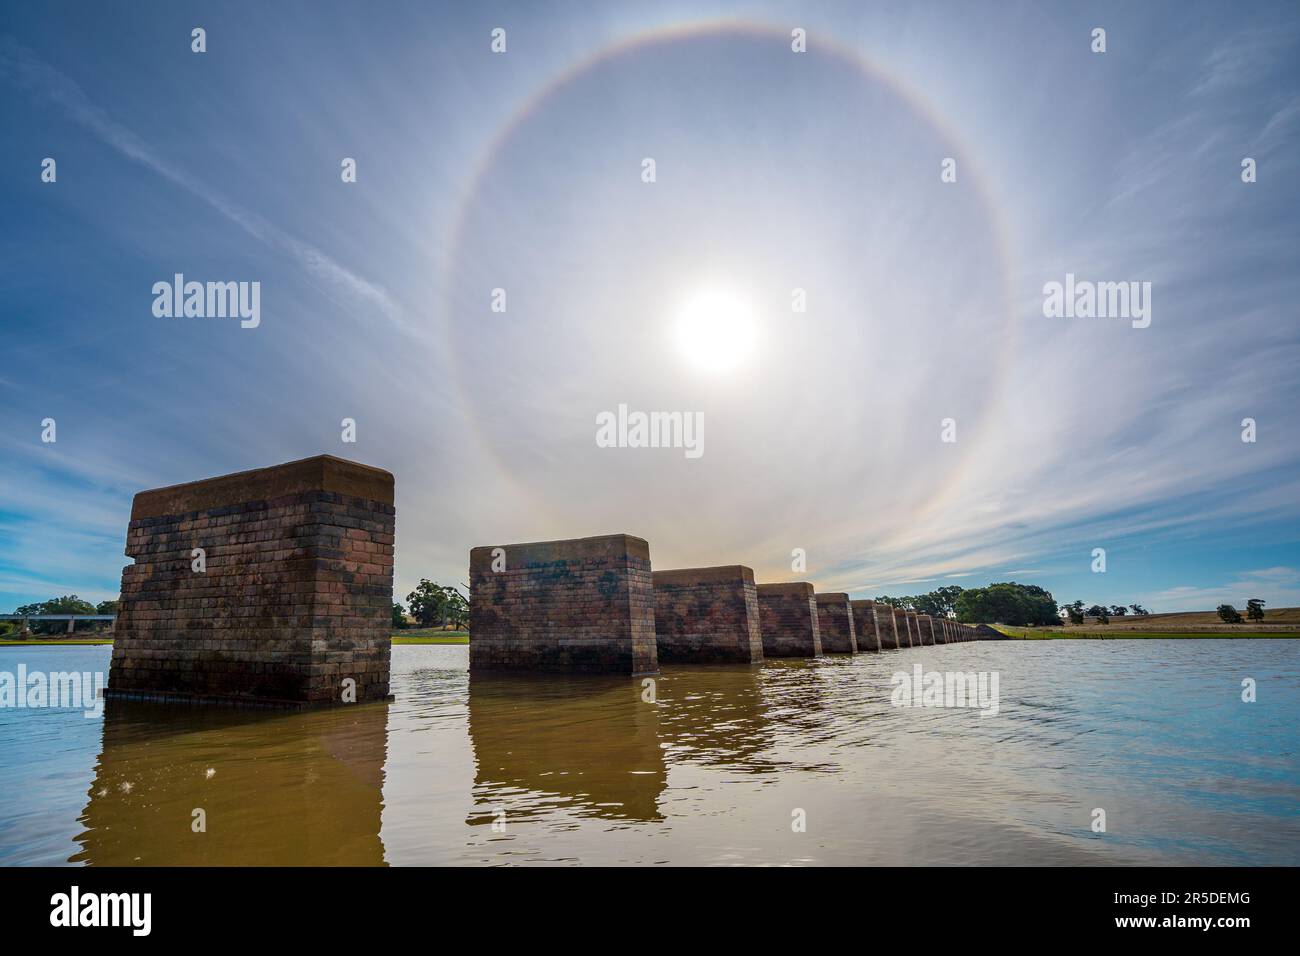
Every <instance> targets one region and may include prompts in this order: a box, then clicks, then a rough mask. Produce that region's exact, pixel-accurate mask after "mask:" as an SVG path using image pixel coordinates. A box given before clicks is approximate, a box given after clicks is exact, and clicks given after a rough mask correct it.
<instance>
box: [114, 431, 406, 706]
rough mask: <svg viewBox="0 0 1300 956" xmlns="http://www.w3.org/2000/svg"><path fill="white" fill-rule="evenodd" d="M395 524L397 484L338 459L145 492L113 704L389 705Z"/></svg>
mask: <svg viewBox="0 0 1300 956" xmlns="http://www.w3.org/2000/svg"><path fill="white" fill-rule="evenodd" d="M393 522H394V511H393V476H392V475H390V474H389V473H388V472H386V471H381V470H380V469H378V468H371V467H369V466H367V465H361V464H357V463H356V462H351V461H344V460H342V459H340V458H334V457H332V456H329V455H320V456H318V457H315V458H306V459H303V460H302V461H294V462H289V463H288V464H284V465H276V466H274V467H270V468H259V469H256V470H254V471H244V472H239V473H238V474H233V475H225V476H223V477H220V478H209V479H207V480H204V481H195V482H191V483H189V484H184V485H173V486H171V487H168V488H158V489H155V490H153V491H142V492H140V493H139V494H138V495H136V496H135V501H134V503H133V504H132V507H131V523H130V525H129V527H128V529H127V537H126V553H127V554H128V555H130V556H131V557H133V558H135V564H132V565H128V566H127V567H125V568H123V569H122V598H121V604H120V605H119V609H118V616H117V621H116V624H115V626H114V632H113V636H114V641H113V657H112V663H111V666H110V669H109V677H108V688H107V689H106V691H105V696H106V697H109V698H115V699H137V700H150V701H158V702H170V701H183V702H190V703H194V702H197V703H204V702H213V703H233V704H240V705H245V706H273V707H283V706H291V707H293V706H299V707H300V706H307V705H312V704H329V703H346V702H349V697H350V696H352V695H350V694H349V690H351V691H354V699H355V701H357V702H360V701H366V700H379V699H386V698H388V696H389V694H388V675H389V657H390V653H391V648H390V641H389V631H390V625H391V623H392V621H391V611H392V596H393ZM195 549H202V555H201V561H202V562H203V563H202V564H197V563H196V562H198V561H199V560H200V557H197V556H196V555H195ZM349 682H351V686H350V687H349Z"/></svg>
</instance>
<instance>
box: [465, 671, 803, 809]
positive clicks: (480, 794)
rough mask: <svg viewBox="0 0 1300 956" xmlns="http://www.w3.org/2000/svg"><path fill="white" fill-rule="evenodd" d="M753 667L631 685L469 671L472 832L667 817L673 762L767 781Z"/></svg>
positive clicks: (769, 762) (666, 675) (763, 715)
mask: <svg viewBox="0 0 1300 956" xmlns="http://www.w3.org/2000/svg"><path fill="white" fill-rule="evenodd" d="M767 711H768V709H767V706H766V704H765V702H764V697H763V692H762V678H761V675H760V669H759V668H756V667H751V666H748V665H723V666H716V667H685V666H675V667H673V668H671V669H668V670H666V671H664V672H663V673H662V674H660V675H658V676H657V677H656V678H654V682H653V686H652V687H651V686H649V685H646V684H645V683H644V682H643V681H642V680H639V679H629V678H622V677H620V678H604V677H578V676H561V675H524V674H519V675H513V674H503V673H501V672H492V673H488V674H478V673H474V674H471V676H470V680H469V734H470V741H471V743H472V745H473V749H474V756H475V761H476V773H475V782H474V810H473V812H472V813H471V815H470V817H469V819H468V820H467V822H468V823H470V824H483V825H488V824H491V823H492V822H493V821H494V820H497V819H499V814H500V813H502V812H504V814H505V819H521V818H528V817H533V816H540V815H545V814H550V813H553V812H555V811H557V810H561V811H568V812H570V813H574V814H576V815H578V816H591V817H599V818H605V819H609V820H631V821H636V820H641V821H657V820H661V819H663V815H662V810H661V800H662V795H663V792H664V790H665V788H666V787H667V786H668V773H669V768H670V766H675V765H683V764H696V765H700V766H710V767H728V768H733V769H735V770H737V771H739V772H741V773H770V772H773V771H775V770H776V769H777V768H778V766H781V765H784V764H781V763H778V762H777V761H774V760H773V759H772V757H771V749H772V733H771V729H770V720H769V717H768V712H767Z"/></svg>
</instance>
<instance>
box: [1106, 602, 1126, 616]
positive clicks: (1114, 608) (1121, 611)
mask: <svg viewBox="0 0 1300 956" xmlns="http://www.w3.org/2000/svg"><path fill="white" fill-rule="evenodd" d="M1110 613H1111V614H1113V615H1114V616H1115V617H1123V616H1124V615H1125V614H1127V613H1128V608H1126V607H1125V606H1124V605H1123V604H1112V605H1111V606H1110Z"/></svg>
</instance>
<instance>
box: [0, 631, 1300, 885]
mask: <svg viewBox="0 0 1300 956" xmlns="http://www.w3.org/2000/svg"><path fill="white" fill-rule="evenodd" d="M109 653H110V650H109V648H107V647H79V648H78V647H30V648H0V671H8V672H10V673H16V672H17V668H18V665H19V664H20V663H22V664H25V665H26V667H27V668H28V670H29V671H37V670H40V671H70V670H89V671H102V672H104V673H105V674H106V673H107V670H108V663H109ZM916 663H920V664H922V665H923V667H924V668H925V669H926V670H945V671H956V670H960V671H975V672H980V671H985V672H996V673H997V674H998V689H999V708H998V713H997V714H996V716H980V711H979V710H978V709H974V708H929V709H925V708H904V707H896V706H893V705H892V704H891V699H890V698H891V691H892V689H893V688H892V686H891V682H890V679H891V675H893V674H894V672H896V671H906V672H911V670H912V668H913V665H914V664H916ZM1244 678H1252V679H1253V680H1254V681H1255V682H1256V686H1257V694H1258V700H1257V702H1255V703H1243V702H1242V699H1241V694H1242V680H1243V679H1244ZM655 690H656V694H655V698H656V699H655V702H654V703H647V702H646V701H644V700H643V699H642V698H643V688H642V684H641V682H640V681H633V680H630V679H620V678H582V679H578V678H567V677H544V678H543V677H523V678H503V677H493V678H490V679H483V678H480V677H478V676H475V677H474V678H473V679H471V678H470V676H469V673H468V650H467V648H465V647H463V646H461V647H395V648H394V649H393V693H394V695H395V697H396V700H395V701H394V702H393V703H391V704H372V705H365V706H360V707H354V708H348V709H337V710H326V711H313V712H306V713H288V714H284V713H263V712H243V711H229V710H208V709H197V708H186V707H159V706H150V705H140V704H131V705H122V704H110V705H108V707H107V708H106V709H105V710H104V711H103V713H102V715H95V716H92V717H89V718H88V717H86V716H85V715H84V714H83V713H82V712H81V711H80V710H54V709H13V708H0V781H3V785H2V786H0V865H15V864H47V865H48V864H61V863H73V864H107V865H131V864H152V865H174V864H304V865H319V864H361V865H369V864H373V865H381V864H533V863H549V864H555V863H560V864H566V863H568V864H571V863H592V864H703V865H728V864H1054V865H1071V864H1109V863H1114V864H1121V863H1186V864H1256V865H1258V864H1286V865H1292V866H1294V865H1297V864H1300V754H1298V753H1297V750H1298V746H1297V744H1298V742H1300V738H1298V731H1297V727H1298V726H1300V642H1296V641H1286V640H1271V641H1265V640H1259V641H1257V640H1231V641H1228V640H1176V641H1157V640H1135V641H1118V640H1116V641H1035V642H987V643H966V644H959V645H950V646H944V647H934V648H913V649H908V650H901V651H893V652H886V653H883V654H864V655H859V656H857V657H853V658H849V657H826V658H822V659H819V660H815V661H776V662H769V663H768V664H765V665H763V666H762V667H755V668H750V667H684V666H679V667H666V668H665V669H664V671H663V673H662V674H661V675H660V677H659V678H658V680H657V683H656V688H655ZM1094 808H1102V809H1104V811H1105V814H1106V832H1105V833H1094V832H1093V831H1092V828H1091V824H1092V821H1093V818H1094V817H1093V811H1094ZM196 811H202V814H201V816H202V817H203V818H205V820H206V832H195V826H196V824H195V820H196V819H198V818H199V816H198V815H196ZM799 818H802V819H803V820H804V821H805V822H806V827H805V829H804V830H803V831H802V832H797V828H796V827H795V826H794V823H795V822H796V820H797V819H799Z"/></svg>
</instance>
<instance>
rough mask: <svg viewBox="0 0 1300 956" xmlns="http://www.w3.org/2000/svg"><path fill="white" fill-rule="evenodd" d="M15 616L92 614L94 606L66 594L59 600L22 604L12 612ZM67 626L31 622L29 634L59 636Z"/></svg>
mask: <svg viewBox="0 0 1300 956" xmlns="http://www.w3.org/2000/svg"><path fill="white" fill-rule="evenodd" d="M14 613H15V614H30V615H37V614H94V613H95V605H93V604H91V603H90V602H89V601H83V600H82V599H81V598H79V597H77V596H76V595H75V594H66V595H64V596H63V597H60V598H50V599H49V600H48V601H41V602H40V603H39V604H24V605H23V606H22V607H20V608H18V609H17V610H15V611H14ZM67 629H68V625H67V623H66V622H64V621H32V622H31V632H32V633H33V634H61V633H64V632H66V631H67Z"/></svg>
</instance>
